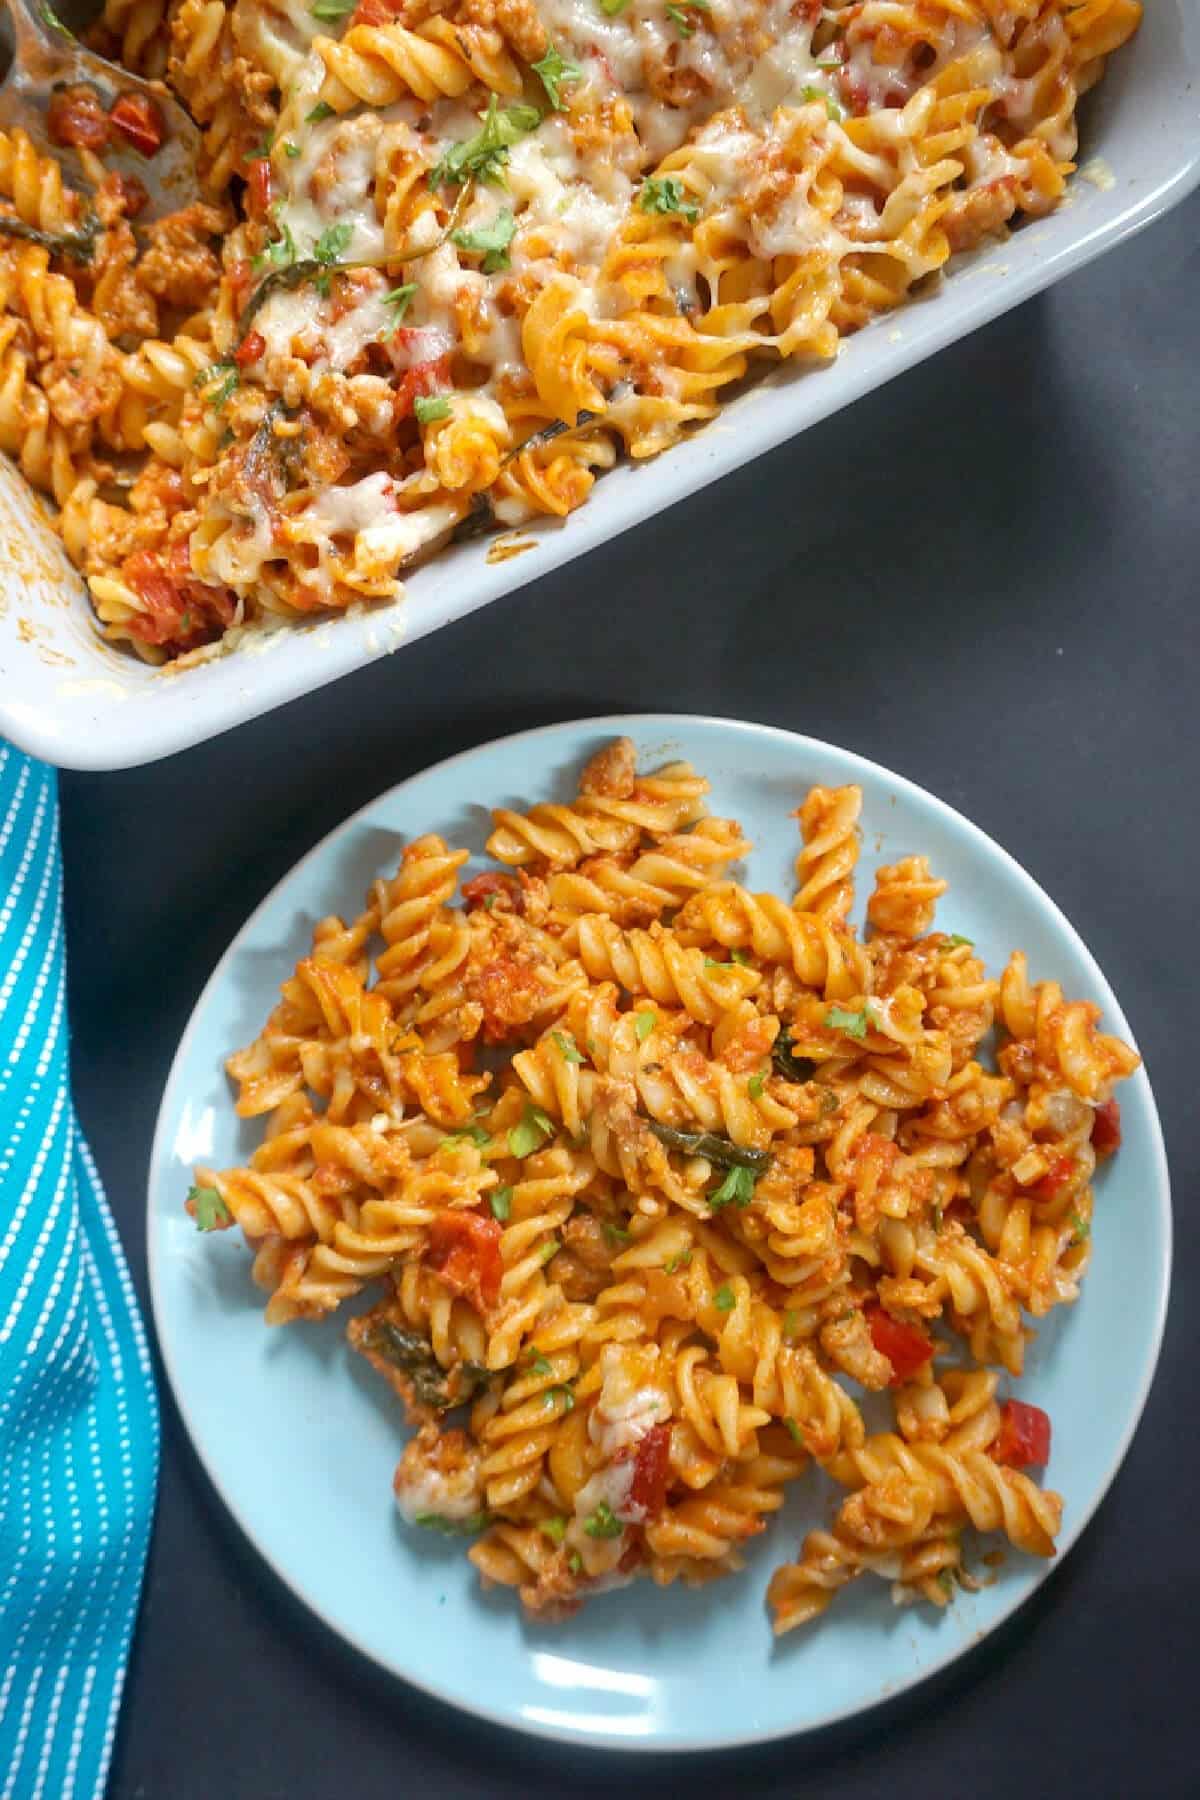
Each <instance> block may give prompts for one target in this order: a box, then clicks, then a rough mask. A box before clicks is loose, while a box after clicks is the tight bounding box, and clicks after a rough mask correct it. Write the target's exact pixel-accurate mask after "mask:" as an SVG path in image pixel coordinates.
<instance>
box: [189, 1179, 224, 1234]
mask: <svg viewBox="0 0 1200 1800" xmlns="http://www.w3.org/2000/svg"><path fill="white" fill-rule="evenodd" d="M188 1205H189V1206H190V1207H191V1211H192V1217H193V1219H195V1221H196V1230H197V1231H219V1230H220V1229H221V1227H222V1225H232V1223H233V1214H232V1213H231V1212H230V1210H229V1208H228V1207H227V1206H226V1204H225V1202H224V1201H223V1200H222V1198H221V1196H220V1194H218V1192H217V1190H216V1188H210V1187H194V1188H189V1189H188Z"/></svg>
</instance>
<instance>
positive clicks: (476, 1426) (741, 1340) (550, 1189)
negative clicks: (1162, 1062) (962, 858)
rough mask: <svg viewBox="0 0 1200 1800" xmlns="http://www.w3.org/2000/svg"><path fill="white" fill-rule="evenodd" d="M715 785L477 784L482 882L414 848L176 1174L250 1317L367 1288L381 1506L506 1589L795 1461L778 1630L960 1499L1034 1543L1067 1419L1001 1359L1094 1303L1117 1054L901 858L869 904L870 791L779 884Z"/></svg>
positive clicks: (738, 1541)
mask: <svg viewBox="0 0 1200 1800" xmlns="http://www.w3.org/2000/svg"><path fill="white" fill-rule="evenodd" d="M708 791H709V785H708V783H707V781H705V780H704V779H703V778H702V777H701V776H700V775H699V774H697V773H696V771H695V770H694V769H693V768H692V767H691V766H689V765H688V764H686V763H674V764H671V765H669V766H667V767H665V768H662V769H659V770H658V771H657V772H656V773H653V774H648V773H645V772H643V771H639V769H638V768H637V767H636V763H635V756H634V751H633V746H632V744H631V743H630V742H629V740H628V739H618V740H615V741H614V742H612V743H610V744H608V745H606V746H605V747H604V748H603V749H602V750H600V751H599V752H598V754H597V755H596V756H595V757H594V758H593V759H592V761H591V762H590V763H589V764H588V765H587V767H586V768H585V769H584V770H583V772H582V774H581V777H580V779H579V783H578V792H577V795H576V797H575V799H574V801H573V802H572V803H570V804H567V805H556V804H550V803H539V804H536V805H534V806H532V807H531V808H530V810H529V811H528V812H524V813H521V812H517V811H513V810H510V809H503V810H500V811H497V812H496V813H494V814H493V822H494V830H493V832H492V835H491V837H490V838H489V840H488V851H489V853H490V856H491V858H492V864H493V866H491V867H489V868H487V869H486V870H484V871H483V872H481V873H477V874H475V875H473V876H471V877H470V878H469V879H466V880H461V878H462V875H463V872H464V865H465V864H466V862H467V861H468V854H467V852H466V851H465V850H455V849H452V848H450V847H449V846H448V845H447V844H446V843H445V842H444V841H443V840H442V839H441V838H440V837H438V836H436V835H433V834H429V835H426V836H422V837H418V838H416V839H414V840H413V841H412V842H410V843H408V844H407V845H406V846H405V848H404V851H403V854H402V856H401V859H400V865H399V868H398V870H397V872H396V873H395V875H394V876H392V877H391V879H389V880H380V881H378V882H376V883H375V885H374V887H373V888H372V890H371V892H370V894H369V895H368V898H367V905H366V910H365V911H364V912H362V913H361V914H360V915H359V916H358V917H356V918H355V919H353V921H352V922H350V923H348V924H347V923H345V922H343V920H342V919H340V918H338V917H330V918H326V919H324V920H322V921H321V922H320V923H319V924H318V925H317V927H316V929H315V932H314V934H313V941H312V947H311V951H310V953H309V954H308V955H307V956H305V957H303V958H302V959H301V961H300V962H299V963H298V964H297V965H296V968H295V970H294V973H293V974H292V975H290V976H289V977H288V979H287V980H286V981H285V982H284V984H283V987H282V998H281V1000H280V1002H279V1004H278V1005H277V1006H276V1007H275V1009H274V1011H273V1012H272V1013H271V1015H270V1017H269V1019H268V1020H267V1022H266V1025H265V1028H264V1029H263V1031H262V1033H261V1035H260V1036H259V1037H257V1038H256V1039H255V1041H254V1042H253V1043H252V1044H251V1045H249V1047H248V1048H246V1049H244V1050H240V1051H238V1052H237V1053H236V1054H235V1055H233V1056H231V1057H230V1059H229V1062H228V1069H229V1072H230V1074H231V1076H232V1077H233V1079H234V1081H235V1082H236V1084H237V1090H238V1098H237V1111H238V1113H239V1114H240V1115H241V1116H242V1117H243V1118H247V1119H260V1118H261V1119H262V1120H263V1121H264V1131H263V1136H262V1139H261V1142H260V1143H259V1144H258V1147H257V1148H256V1149H255V1150H254V1152H253V1154H252V1155H251V1156H250V1158H249V1160H248V1162H247V1164H246V1166H244V1167H238V1168H229V1169H224V1170H216V1169H211V1168H206V1167H205V1168H199V1169H197V1170H196V1173H195V1186H194V1187H193V1188H192V1190H191V1193H190V1195H189V1198H188V1208H189V1211H190V1212H191V1214H192V1216H193V1217H194V1219H195V1221H196V1223H197V1225H198V1226H199V1227H200V1228H201V1229H202V1230H205V1231H212V1230H218V1229H225V1228H228V1227H232V1226H234V1225H237V1226H240V1227H241V1230H242V1232H243V1233H244V1234H245V1237H246V1238H247V1239H248V1241H249V1243H250V1245H251V1246H252V1248H253V1252H254V1259H253V1272H254V1276H255V1279H256V1281H257V1282H258V1283H259V1284H260V1286H261V1287H262V1288H263V1289H264V1290H265V1291H266V1293H267V1295H268V1299H267V1305H266V1316H267V1319H268V1321H269V1322H271V1323H275V1324H287V1323H289V1322H292V1321H305V1320H318V1319H321V1318H323V1317H324V1316H325V1315H327V1314H329V1313H331V1312H333V1311H335V1310H336V1309H338V1308H339V1307H341V1306H342V1305H343V1303H345V1302H347V1301H350V1300H352V1299H353V1298H354V1297H355V1296H359V1295H361V1294H364V1291H367V1290H369V1292H367V1293H366V1300H367V1302H369V1304H367V1305H366V1308H365V1310H363V1309H362V1307H363V1302H361V1301H360V1302H359V1309H358V1310H355V1311H354V1316H353V1317H352V1318H351V1320H350V1322H349V1325H348V1335H349V1339H350V1342H351V1344H352V1345H353V1347H354V1349H355V1350H356V1351H358V1352H360V1353H361V1354H362V1355H363V1356H364V1357H365V1358H366V1359H367V1361H368V1362H369V1363H370V1364H371V1365H372V1366H373V1367H374V1368H375V1369H376V1370H377V1371H378V1372H379V1374H380V1376H381V1377H382V1378H383V1379H384V1380H385V1381H387V1382H388V1383H390V1385H391V1387H392V1388H393V1389H394V1390H395V1393H396V1395H397V1396H398V1399H399V1401H400V1402H401V1403H402V1405H403V1408H404V1410H405V1413H406V1414H407V1417H408V1419H409V1421H410V1422H411V1423H412V1424H413V1425H414V1426H415V1427H416V1430H415V1432H414V1434H413V1435H412V1436H411V1438H410V1440H409V1442H408V1443H407V1446H406V1447H405V1449H404V1451H403V1454H402V1456H401V1457H400V1461H399V1465H398V1467H397V1470H396V1475H395V1484H394V1485H395V1496H396V1500H397V1502H398V1504H399V1507H400V1509H401V1512H402V1513H403V1515H404V1517H405V1518H406V1519H407V1520H408V1521H410V1522H411V1523H412V1524H413V1525H414V1526H416V1527H424V1528H428V1529H431V1530H437V1531H440V1532H451V1533H462V1534H463V1535H464V1536H469V1537H471V1538H473V1540H474V1541H473V1542H472V1544H471V1547H470V1549H469V1552H468V1554H469V1556H470V1559H471V1561H472V1562H473V1563H474V1564H475V1566H476V1568H477V1569H478V1571H479V1573H480V1575H481V1577H482V1578H483V1580H484V1582H485V1583H488V1584H493V1583H498V1584H501V1585H503V1586H508V1587H512V1588H515V1589H516V1590H517V1592H518V1593H519V1595H520V1598H521V1600H522V1602H523V1603H524V1605H525V1607H526V1608H528V1609H529V1611H530V1612H532V1613H535V1614H538V1615H541V1616H543V1617H546V1618H549V1619H554V1618H561V1617H564V1616H566V1615H569V1614H570V1613H571V1612H572V1611H574V1610H575V1609H576V1608H577V1606H578V1605H579V1604H580V1603H581V1602H582V1601H583V1600H585V1599H586V1598H588V1597H589V1596H592V1595H596V1594H600V1593H603V1592H605V1591H606V1590H608V1589H611V1588H614V1587H620V1586H623V1585H625V1584H626V1583H628V1582H630V1581H632V1580H634V1579H635V1578H638V1577H644V1576H649V1577H650V1578H651V1579H653V1580H654V1581H655V1582H657V1583H660V1584H669V1583H672V1582H675V1581H683V1582H685V1583H689V1584H693V1583H700V1582H706V1581H709V1580H711V1579H713V1578H715V1577H717V1576H720V1575H725V1574H729V1573H731V1572H732V1571H734V1570H737V1569H738V1568H739V1567H741V1565H742V1555H743V1551H744V1549H745V1547H746V1546H747V1544H748V1543H749V1541H750V1540H751V1539H752V1538H753V1537H755V1536H756V1535H757V1534H758V1533H760V1532H762V1531H763V1530H764V1529H765V1526H766V1524H767V1522H768V1521H769V1520H770V1519H771V1517H772V1515H773V1514H774V1513H775V1512H776V1511H777V1510H778V1509H779V1508H780V1506H781V1505H782V1503H783V1500H784V1494H785V1489H786V1488H787V1486H788V1484H789V1483H791V1482H795V1481H798V1480H801V1479H806V1480H809V1479H813V1480H815V1479H816V1478H817V1477H820V1478H822V1479H825V1478H827V1482H828V1486H829V1487H830V1488H831V1490H832V1492H833V1494H834V1495H835V1496H836V1498H835V1500H834V1503H833V1508H832V1513H831V1516H830V1518H829V1519H828V1521H827V1522H826V1523H823V1524H816V1525H815V1526H814V1528H813V1529H812V1530H811V1531H810V1532H809V1533H808V1535H807V1536H806V1537H805V1538H804V1540H803V1543H802V1544H801V1545H800V1547H799V1550H798V1552H797V1554H796V1557H795V1560H794V1561H792V1562H788V1563H786V1564H784V1566H783V1567H781V1568H780V1569H778V1570H777V1571H776V1573H775V1575H774V1577H773V1579H772V1581H771V1584H770V1589H769V1601H770V1607H771V1611H772V1615H773V1619H774V1625H775V1629H776V1631H778V1632H786V1631H789V1630H791V1629H792V1628H793V1627H795V1626H798V1625H801V1624H803V1623H805V1622H806V1621H809V1620H812V1619H814V1618H815V1617H817V1616H818V1615H819V1614H820V1613H822V1612H823V1611H824V1610H825V1609H826V1608H827V1607H828V1606H829V1604H830V1603H831V1601H832V1600H833V1599H834V1597H835V1596H836V1595H837V1593H838V1592H839V1591H840V1590H841V1589H842V1588H844V1587H846V1586H847V1585H848V1584H849V1583H851V1582H853V1581H854V1580H856V1579H857V1577H859V1576H860V1575H862V1574H864V1573H872V1574H875V1575H878V1576H882V1577H885V1578H886V1579H887V1580H888V1581H890V1582H891V1583H892V1584H893V1591H894V1594H895V1597H896V1598H897V1599H898V1600H902V1601H906V1600H916V1599H925V1600H927V1601H930V1602H932V1603H933V1604H934V1605H935V1606H942V1605H944V1604H945V1603H946V1601H947V1600H948V1599H949V1598H950V1597H951V1596H952V1595H953V1594H954V1592H955V1590H956V1587H957V1586H958V1585H961V1584H970V1583H973V1582H975V1581H977V1580H978V1579H979V1577H978V1575H977V1574H976V1573H973V1572H972V1569H971V1567H970V1564H969V1562H968V1560H967V1552H966V1551H965V1549H964V1532H966V1531H967V1530H968V1528H974V1529H975V1530H976V1531H977V1532H979V1533H984V1534H997V1535H998V1536H999V1537H1000V1538H1001V1539H1002V1540H1004V1541H1006V1542H1007V1543H1008V1544H1009V1545H1011V1546H1013V1547H1015V1548H1016V1549H1018V1550H1021V1551H1024V1552H1027V1553H1028V1554H1030V1555H1034V1556H1041V1557H1048V1556H1051V1555H1052V1554H1053V1552H1054V1541H1055V1535H1056V1533H1057V1531H1058V1529H1059V1524H1060V1520H1061V1513H1062V1501H1061V1499H1060V1498H1059V1496H1058V1495H1057V1494H1055V1493H1053V1492H1052V1491H1050V1490H1049V1489H1047V1488H1044V1487H1042V1486H1040V1485H1039V1484H1038V1482H1037V1481H1036V1480H1035V1479H1034V1476H1033V1474H1032V1473H1031V1471H1034V1470H1038V1469H1041V1468H1044V1466H1045V1465H1046V1464H1047V1462H1048V1461H1049V1459H1050V1454H1051V1423H1050V1420H1049V1418H1048V1417H1047V1415H1046V1414H1045V1412H1043V1411H1042V1410H1041V1409H1040V1408H1038V1407H1036V1406H1033V1405H1030V1404H1028V1403H1027V1402H1025V1401H1024V1400H1021V1399H1019V1398H1016V1397H1015V1396H1014V1395H1013V1394H1012V1392H1011V1388H1012V1386H1013V1384H1015V1383H1016V1382H1017V1381H1018V1380H1019V1378H1020V1376H1021V1374H1022V1370H1023V1366H1024V1357H1025V1351H1026V1345H1027V1342H1028V1340H1029V1338H1030V1337H1031V1336H1032V1334H1033V1330H1034V1322H1036V1321H1037V1320H1039V1319H1042V1318H1044V1317H1045V1316H1046V1315H1047V1314H1048V1313H1049V1312H1050V1311H1051V1310H1052V1309H1053V1308H1054V1307H1057V1306H1062V1305H1069V1304H1071V1303H1072V1302H1074V1301H1075V1300H1076V1299H1077V1298H1078V1295H1079V1291H1080V1283H1081V1281H1082V1279H1083V1276H1084V1274H1085V1272H1086V1269H1087V1265H1088V1261H1089V1258H1090V1256H1091V1233H1092V1219H1093V1209H1094V1204H1095V1195H1094V1185H1093V1184H1094V1177H1095V1174H1096V1171H1097V1167H1098V1165H1102V1164H1103V1162H1104V1161H1105V1159H1107V1158H1108V1157H1110V1156H1111V1155H1112V1154H1113V1152H1114V1151H1115V1150H1116V1149H1117V1147H1118V1146H1119V1144H1120V1141H1121V1125H1120V1111H1119V1107H1118V1103H1117V1101H1116V1100H1115V1099H1114V1098H1113V1088H1114V1086H1115V1084H1116V1083H1117V1082H1118V1081H1120V1080H1122V1079H1123V1078H1125V1077H1126V1076H1128V1075H1130V1074H1131V1073H1132V1072H1133V1070H1134V1069H1135V1068H1136V1067H1137V1066H1138V1060H1139V1059H1138V1057H1137V1055H1136V1054H1135V1053H1134V1051H1132V1050H1131V1049H1129V1048H1128V1047H1127V1046H1126V1045H1125V1044H1124V1043H1122V1042H1121V1041H1120V1040H1119V1039H1117V1038H1115V1037H1113V1036H1110V1035H1108V1034H1106V1033H1105V1032H1103V1031H1102V1030H1101V1028H1100V1019H1099V1014H1098V1009H1097V1008H1096V1007H1094V1006H1092V1005H1090V1004H1088V1003H1087V1002H1082V1001H1072V1000H1069V999H1067V998H1066V997H1065V996H1064V994H1063V992H1062V990H1061V989H1060V988H1059V986H1058V985H1057V983H1055V982H1054V981H1053V980H1049V979H1038V980H1034V979H1033V977H1032V975H1031V973H1030V971H1029V969H1028V968H1027V965H1026V959H1025V957H1024V956H1023V955H1022V954H1021V953H1020V952H1016V953H1014V954H1013V955H1012V957H1011V958H1010V960H1009V962H1008V964H1007V966H1006V967H1005V969H1004V971H1003V973H1002V974H1001V975H1000V976H999V977H998V978H997V977H994V976H992V975H989V974H988V972H987V970H986V969H985V966H984V963H983V961H982V959H981V957H980V956H979V954H978V953H977V950H976V947H975V945H974V944H973V943H971V942H970V941H969V940H968V939H967V938H966V937H964V936H962V935H961V934H959V933H955V932H947V931H944V930H942V929H939V928H937V927H935V923H934V914H935V905H936V902H937V901H938V899H939V897H940V896H941V894H942V893H943V891H944V889H945V886H946V884H945V882H943V881H941V880H939V879H938V878H937V876H936V875H935V874H934V873H933V872H932V871H931V869H930V867H929V865H928V862H927V860H926V858H925V857H923V856H921V855H919V854H910V855H905V856H903V857H901V858H900V859H899V860H898V861H896V862H895V863H893V864H890V865H888V866H885V867H882V868H880V869H879V871H878V873H877V875H876V878H875V882H874V888H873V891H872V893H871V895H870V897H869V899H868V901H867V904H866V925H865V928H864V929H863V930H862V931H861V932H860V931H859V930H857V929H856V928H855V926H854V925H853V924H852V923H851V920H850V914H851V909H852V905H853V898H854V876H855V867H856V863H857V859H858V855H859V839H860V825H859V819H860V812H861V807H862V795H861V792H860V790H859V789H858V788H856V787H843V788H823V787H815V788H813V789H812V790H811V791H810V792H809V794H808V795H807V797H806V798H805V799H804V801H803V804H802V805H801V806H800V808H799V811H798V818H799V828H800V841H799V847H798V852H797V855H796V863H795V891H794V893H793V894H792V895H791V896H790V897H784V896H781V895H777V894H774V893H769V892H764V893H759V892H751V891H750V890H748V889H747V888H746V887H744V886H742V885H741V884H740V883H739V881H738V880H737V879H736V878H735V872H734V871H735V865H736V864H737V863H738V862H739V861H740V859H741V858H743V857H744V856H745V854H746V853H747V851H748V850H749V849H750V845H749V844H748V843H747V841H746V839H745V837H744V836H743V833H742V831H741V829H740V827H739V826H738V824H737V823H736V821H734V820H732V819H726V818H721V817H714V816H712V815H710V814H709V813H708V811H707V808H706V796H707V794H708ZM460 881H461V886H460ZM881 1408H882V1409H883V1411H885V1412H886V1415H887V1416H886V1419H885V1418H884V1417H883V1415H882V1412H881V1410H880V1409H881ZM817 1497H818V1496H817V1495H816V1494H814V1498H817Z"/></svg>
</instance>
